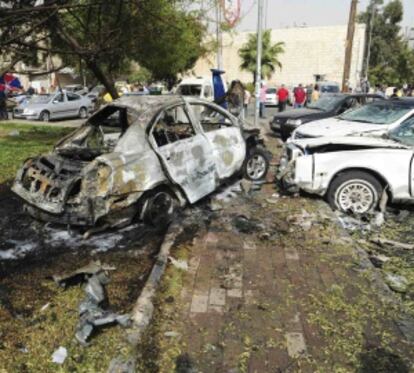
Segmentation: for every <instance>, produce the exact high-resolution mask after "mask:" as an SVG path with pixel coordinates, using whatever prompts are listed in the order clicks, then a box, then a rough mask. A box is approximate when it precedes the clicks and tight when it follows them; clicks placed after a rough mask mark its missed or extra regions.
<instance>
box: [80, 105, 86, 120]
mask: <svg viewBox="0 0 414 373" xmlns="http://www.w3.org/2000/svg"><path fill="white" fill-rule="evenodd" d="M87 116H88V110H86V108H84V107H81V108H80V110H79V118H81V119H85V118H86V117H87Z"/></svg>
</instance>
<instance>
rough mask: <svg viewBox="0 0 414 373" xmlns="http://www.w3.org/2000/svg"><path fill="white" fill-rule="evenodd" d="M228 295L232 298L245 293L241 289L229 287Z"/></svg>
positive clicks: (239, 296)
mask: <svg viewBox="0 0 414 373" xmlns="http://www.w3.org/2000/svg"><path fill="white" fill-rule="evenodd" d="M227 296H228V297H230V298H241V297H242V296H243V294H242V291H241V289H228V290H227Z"/></svg>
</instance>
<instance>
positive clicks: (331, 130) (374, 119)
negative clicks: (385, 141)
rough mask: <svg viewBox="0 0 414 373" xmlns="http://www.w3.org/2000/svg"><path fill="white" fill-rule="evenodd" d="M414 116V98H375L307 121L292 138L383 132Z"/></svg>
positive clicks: (378, 133)
mask: <svg viewBox="0 0 414 373" xmlns="http://www.w3.org/2000/svg"><path fill="white" fill-rule="evenodd" d="M412 115H414V99H413V98H403V99H393V100H383V101H374V102H372V103H370V104H368V105H364V106H361V107H358V108H355V109H351V110H348V111H346V112H345V113H343V114H341V115H339V116H337V117H333V118H326V119H321V120H316V121H313V122H309V123H306V124H304V125H302V126H300V127H299V128H298V129H296V130H295V131H294V132H293V133H292V139H294V140H298V139H310V138H315V137H326V136H330V137H340V136H349V135H355V134H361V133H371V134H374V135H382V134H384V133H387V131H389V130H392V129H394V128H396V127H398V126H399V125H400V124H401V123H402V122H404V121H405V120H406V119H407V118H409V117H411V116H412Z"/></svg>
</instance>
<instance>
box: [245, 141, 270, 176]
mask: <svg viewBox="0 0 414 373" xmlns="http://www.w3.org/2000/svg"><path fill="white" fill-rule="evenodd" d="M268 170H269V157H268V154H267V153H266V151H265V150H264V149H261V148H252V149H251V150H250V151H249V152H248V154H247V157H246V159H245V161H244V164H243V176H244V177H245V178H246V179H249V180H252V181H257V180H262V179H264V178H265V177H266V174H267V171H268Z"/></svg>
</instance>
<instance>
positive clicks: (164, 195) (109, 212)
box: [12, 95, 269, 226]
mask: <svg viewBox="0 0 414 373" xmlns="http://www.w3.org/2000/svg"><path fill="white" fill-rule="evenodd" d="M259 133H260V129H259V128H256V127H253V128H251V127H249V126H248V125H247V124H246V123H244V122H242V121H241V120H239V119H237V118H235V117H234V116H232V115H231V114H230V113H229V112H228V111H226V110H225V109H223V108H221V107H219V106H218V105H215V104H213V103H210V102H208V101H205V100H200V99H195V98H190V97H180V96H173V95H169V96H130V97H121V98H120V99H118V100H115V101H114V102H112V103H110V104H108V105H106V106H105V107H103V108H102V109H101V110H99V111H98V112H97V113H95V114H94V115H93V116H91V117H90V118H89V119H88V120H87V121H86V123H85V124H84V125H83V126H82V127H80V128H79V129H77V130H76V131H75V132H73V133H72V134H70V135H69V136H67V137H65V138H64V139H62V141H60V142H59V143H58V144H57V145H56V147H55V148H54V150H53V152H52V153H49V154H45V155H41V156H38V157H34V158H31V159H29V160H27V161H26V162H25V164H24V165H23V167H22V168H21V170H20V171H19V172H18V174H17V177H16V180H15V182H14V185H13V187H12V190H13V191H14V192H15V193H17V194H18V195H19V196H20V197H21V198H23V200H24V202H25V203H26V210H27V211H28V212H29V214H31V215H32V216H34V217H36V218H39V219H41V220H45V221H53V222H57V223H61V224H73V225H86V226H88V225H89V226H91V225H95V224H100V223H102V224H108V225H110V226H119V225H123V224H127V223H129V222H130V221H131V220H132V219H133V218H134V217H138V218H139V219H142V220H144V221H146V222H148V223H150V224H153V225H158V224H163V223H164V222H166V221H169V220H170V219H171V217H172V215H173V213H174V210H175V209H176V208H177V206H184V205H186V204H192V203H195V202H197V201H198V200H200V199H201V198H203V197H205V196H206V195H208V194H210V193H211V192H213V191H214V190H215V189H216V188H217V187H218V186H219V185H220V184H221V183H222V182H223V181H225V180H227V179H228V178H229V177H231V176H234V175H239V174H244V176H245V177H247V178H249V179H251V180H260V179H263V178H264V177H265V176H266V173H267V170H268V168H269V158H268V153H267V152H266V151H265V149H264V148H263V141H262V140H261V138H260V137H259Z"/></svg>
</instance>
